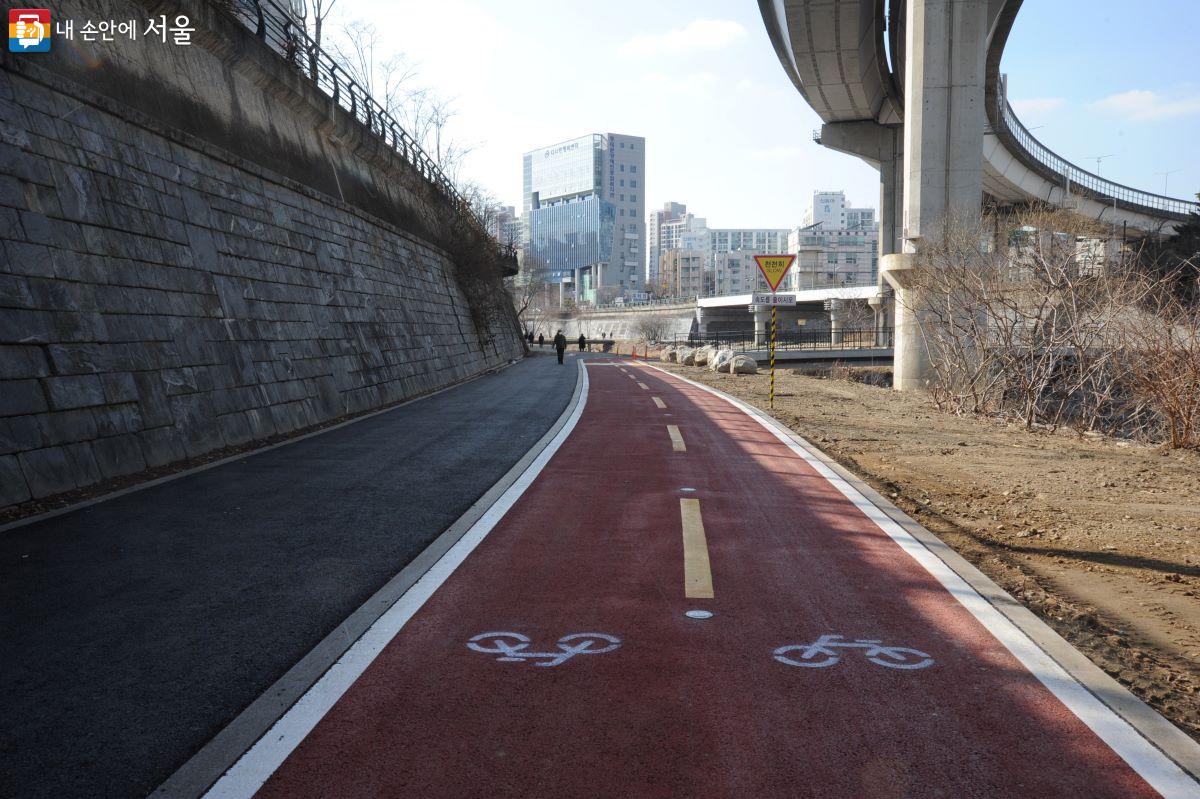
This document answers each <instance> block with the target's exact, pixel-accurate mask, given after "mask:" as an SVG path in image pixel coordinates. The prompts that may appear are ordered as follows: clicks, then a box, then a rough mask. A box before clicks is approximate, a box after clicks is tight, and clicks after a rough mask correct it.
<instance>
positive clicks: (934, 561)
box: [651, 367, 1200, 799]
mask: <svg viewBox="0 0 1200 799" xmlns="http://www.w3.org/2000/svg"><path fill="white" fill-rule="evenodd" d="M651 368H652V369H657V368H658V367H651ZM659 371H661V372H663V373H664V374H666V375H668V376H669V377H675V378H678V379H679V380H682V381H683V382H685V383H689V384H690V385H693V386H695V387H696V388H699V389H701V390H702V391H707V392H708V393H709V394H713V395H715V396H718V397H720V398H721V399H723V400H725V401H726V402H728V403H729V404H731V405H733V406H734V407H735V408H738V409H739V410H741V411H743V412H744V413H745V414H746V415H748V416H750V417H752V418H753V419H754V420H755V421H757V422H758V423H759V424H760V425H762V426H763V427H764V428H766V429H767V430H768V431H770V433H771V434H772V435H774V436H775V437H776V438H777V439H779V440H780V441H781V442H782V443H783V444H784V445H785V446H786V447H787V448H788V449H790V450H791V451H792V452H794V453H795V454H797V455H799V456H800V457H801V458H803V459H804V460H805V461H806V462H807V463H808V464H809V465H810V466H812V468H813V469H814V470H815V471H816V472H817V473H818V474H819V475H821V476H822V477H824V478H825V479H826V480H828V481H829V483H830V484H831V485H833V487H834V488H836V489H837V490H838V491H839V492H841V494H842V496H844V497H846V499H848V500H850V502H852V503H853V504H854V506H855V507H857V508H858V509H859V510H860V511H862V513H863V515H865V516H866V517H867V518H868V519H870V520H871V521H872V522H874V523H875V524H876V525H877V526H878V527H879V529H881V530H883V532H885V533H887V535H888V537H890V538H891V539H892V540H893V541H895V542H896V543H897V544H898V545H899V546H900V548H901V549H903V550H904V551H905V552H907V553H908V554H909V555H910V556H911V557H912V558H913V560H915V561H916V562H917V563H919V564H920V565H921V566H922V567H923V568H924V569H925V570H926V571H927V572H929V573H930V574H931V575H933V577H934V578H935V579H937V581H938V582H939V583H941V585H942V587H943V588H945V589H946V591H948V592H949V593H950V595H951V596H953V597H954V598H955V599H957V600H958V601H959V602H960V603H961V604H962V605H963V607H965V608H966V609H967V610H968V611H970V613H971V615H972V616H974V617H975V618H976V619H977V620H978V621H979V623H980V624H982V625H983V626H984V627H986V628H987V629H988V632H990V633H991V634H992V635H993V636H994V637H995V638H996V640H998V641H1000V643H1002V644H1004V646H1005V648H1007V649H1008V651H1009V652H1011V653H1012V654H1013V656H1014V657H1015V658H1016V659H1017V660H1018V661H1020V662H1021V665H1023V666H1024V667H1025V668H1026V669H1028V670H1029V671H1030V672H1031V673H1032V674H1033V675H1034V676H1035V677H1037V678H1038V680H1039V681H1040V682H1041V683H1042V685H1044V686H1046V688H1047V689H1048V690H1049V691H1050V692H1051V693H1052V694H1054V696H1056V697H1057V698H1058V700H1059V701H1060V702H1062V703H1063V704H1064V705H1066V706H1067V708H1068V709H1069V710H1070V711H1071V712H1072V713H1074V714H1075V715H1076V716H1077V717H1078V718H1079V720H1080V721H1082V722H1083V723H1084V724H1085V725H1087V726H1088V727H1089V728H1090V729H1091V730H1092V732H1094V733H1096V735H1097V736H1098V737H1099V738H1100V739H1101V740H1102V741H1104V743H1106V744H1107V745H1108V746H1109V748H1110V749H1112V750H1113V751H1114V752H1116V753H1117V754H1118V755H1119V756H1120V757H1121V759H1122V760H1124V761H1125V762H1126V763H1128V764H1129V767H1130V768H1132V769H1133V770H1134V771H1136V772H1137V773H1138V775H1139V776H1141V778H1142V779H1144V780H1145V781H1146V782H1147V783H1149V784H1150V787H1152V788H1154V790H1156V791H1158V792H1159V793H1160V794H1162V795H1163V797H1164V799H1197V797H1200V784H1198V783H1197V782H1196V781H1195V780H1193V779H1192V778H1191V777H1189V776H1188V775H1187V774H1186V773H1185V772H1184V771H1183V769H1181V768H1180V767H1179V766H1178V765H1177V764H1176V763H1175V762H1174V761H1173V760H1171V759H1170V758H1169V757H1167V756H1166V755H1165V754H1163V752H1162V751H1161V750H1160V749H1158V748H1157V747H1156V746H1154V745H1153V744H1152V743H1151V742H1150V741H1148V740H1146V739H1145V738H1144V737H1142V736H1141V735H1140V734H1139V733H1138V731H1137V730H1135V729H1134V728H1133V727H1132V726H1131V725H1130V724H1129V722H1127V721H1125V719H1123V718H1121V717H1120V716H1118V715H1117V714H1116V713H1114V712H1113V710H1112V709H1111V708H1110V707H1108V705H1106V704H1104V703H1103V702H1101V701H1100V700H1099V699H1098V698H1097V697H1096V696H1095V694H1093V693H1092V692H1091V691H1089V690H1088V689H1087V688H1086V687H1085V686H1083V685H1082V684H1080V683H1079V682H1078V681H1077V680H1076V679H1075V678H1073V677H1072V676H1071V675H1070V674H1068V673H1067V671H1066V670H1065V669H1064V668H1063V667H1062V666H1060V665H1059V664H1058V662H1057V661H1055V660H1054V659H1053V658H1051V657H1050V656H1049V655H1047V654H1046V653H1045V652H1044V651H1043V650H1042V649H1041V647H1039V646H1038V645H1037V644H1036V643H1035V642H1034V641H1033V640H1032V639H1031V638H1030V637H1029V636H1028V635H1026V634H1025V633H1024V632H1022V631H1021V629H1020V628H1018V627H1017V626H1016V625H1015V624H1013V622H1012V621H1011V620H1010V619H1009V618H1008V617H1007V616H1005V615H1004V614H1003V613H1001V612H1000V611H999V610H997V609H996V607H995V606H994V605H992V603H990V602H988V601H987V600H986V599H984V598H983V597H982V596H981V595H980V594H979V592H978V591H976V590H975V589H974V588H972V587H971V585H970V584H969V583H967V581H966V580H964V579H963V578H962V577H960V576H959V575H958V573H957V572H955V571H954V570H953V569H951V568H950V567H949V566H948V565H947V564H946V562H945V561H943V560H942V559H941V558H939V557H938V556H937V555H935V554H934V553H933V552H931V551H930V550H929V549H928V548H927V547H926V546H925V545H924V544H922V543H921V542H920V541H918V540H917V539H916V538H914V537H913V536H912V534H911V533H909V532H908V531H907V530H905V529H904V528H903V527H901V526H900V525H899V524H898V523H897V522H896V521H895V520H893V519H892V518H891V517H890V516H888V515H887V514H886V513H884V512H883V511H882V510H881V509H880V508H879V507H877V506H876V505H875V504H874V503H873V502H871V501H870V500H869V499H867V498H866V497H865V496H863V495H862V494H861V493H860V492H859V491H858V489H856V488H854V486H852V485H850V484H849V483H848V482H846V480H845V479H843V478H842V476H841V475H839V474H838V473H837V472H835V471H833V470H832V469H830V468H829V467H828V466H826V465H825V464H824V463H822V462H821V461H820V459H818V458H817V457H816V456H815V455H813V454H812V453H811V452H809V451H808V450H807V449H805V448H804V447H802V446H801V445H800V444H798V443H797V442H796V441H795V439H793V438H792V436H791V434H790V431H787V430H786V428H784V427H783V426H782V425H778V424H777V423H775V422H774V420H772V419H770V418H769V417H766V416H764V415H763V414H762V413H761V412H760V411H759V410H758V409H756V408H754V407H752V406H750V405H748V404H746V403H744V402H742V401H741V400H739V399H736V398H734V397H731V396H729V395H728V394H725V393H724V392H721V391H718V390H717V389H714V388H711V387H709V386H706V385H704V384H703V383H697V382H696V381H694V380H689V379H688V378H686V377H682V376H680V375H677V374H674V373H672V372H667V371H666V370H665V369H659Z"/></svg>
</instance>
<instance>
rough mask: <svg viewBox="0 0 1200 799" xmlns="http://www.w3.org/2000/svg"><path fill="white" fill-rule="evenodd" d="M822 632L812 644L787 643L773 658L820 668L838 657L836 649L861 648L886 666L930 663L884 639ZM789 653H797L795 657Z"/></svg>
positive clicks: (920, 666)
mask: <svg viewBox="0 0 1200 799" xmlns="http://www.w3.org/2000/svg"><path fill="white" fill-rule="evenodd" d="M844 639H845V636H842V635H831V634H828V633H827V634H825V635H822V636H821V637H820V638H818V639H817V640H816V641H814V642H813V643H811V644H789V645H788V646H781V647H779V648H778V649H776V650H775V659H776V660H778V661H779V662H780V663H784V664H786V665H788V666H803V667H805V668H810V669H823V668H825V667H826V666H832V665H834V664H835V663H837V662H838V661H839V660H841V658H840V657H838V653H837V652H835V651H834V650H835V649H863V650H865V651H864V652H863V655H864V656H865V657H866V658H867V660H869V661H871V662H872V663H875V664H877V665H879V666H886V667H887V668H889V669H923V668H926V667H927V666H932V665H933V656H931V655H927V654H925V653H924V652H922V651H921V650H919V649H910V648H908V647H904V646H883V641H876V640H869V639H864V638H859V639H856V640H854V641H846V640H844ZM791 653H799V657H798V658H797V657H796V656H795V655H793V654H791Z"/></svg>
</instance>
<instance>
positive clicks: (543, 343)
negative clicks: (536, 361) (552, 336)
mask: <svg viewBox="0 0 1200 799" xmlns="http://www.w3.org/2000/svg"><path fill="white" fill-rule="evenodd" d="M538 346H539V347H544V346H546V337H545V336H543V335H542V334H541V333H538Z"/></svg>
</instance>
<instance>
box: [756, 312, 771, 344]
mask: <svg viewBox="0 0 1200 799" xmlns="http://www.w3.org/2000/svg"><path fill="white" fill-rule="evenodd" d="M752 307H753V308H754V346H755V347H757V348H759V349H765V348H766V347H767V346H768V343H769V342H770V340H771V306H770V305H755V306H752Z"/></svg>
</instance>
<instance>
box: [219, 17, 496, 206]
mask: <svg viewBox="0 0 1200 799" xmlns="http://www.w3.org/2000/svg"><path fill="white" fill-rule="evenodd" d="M227 8H229V9H230V10H231V11H232V12H233V15H234V17H235V18H236V19H237V20H238V21H239V22H240V23H242V24H243V25H244V26H246V28H248V29H249V30H250V31H251V32H253V33H254V35H255V36H256V37H258V39H259V40H260V41H262V42H263V43H264V44H266V45H267V47H269V48H271V50H272V51H274V52H275V53H276V54H277V55H279V56H281V57H282V58H283V59H284V60H285V61H287V62H288V63H289V64H291V66H292V67H293V68H294V69H295V70H296V71H297V72H298V73H299V74H301V75H303V76H304V77H306V78H307V79H308V80H309V81H310V82H311V83H312V84H313V85H314V86H315V87H316V88H317V89H318V90H319V91H320V92H321V93H322V94H324V95H325V96H327V97H329V98H330V99H331V100H333V102H334V103H335V104H336V105H338V106H339V107H340V108H341V109H342V110H343V111H345V112H347V113H348V114H350V115H351V116H352V117H354V118H355V119H356V120H358V121H359V122H360V123H361V124H362V125H363V126H365V127H366V128H367V129H368V130H369V131H370V132H371V133H372V134H374V135H375V136H376V137H377V138H378V139H379V140H380V141H381V142H383V144H385V145H386V146H387V147H388V148H390V149H391V150H392V151H393V152H395V153H396V154H397V155H399V156H400V157H401V158H403V159H404V160H405V161H406V162H408V163H409V164H410V165H411V166H412V167H413V168H415V169H416V170H417V171H418V172H419V173H420V174H421V175H422V176H423V177H424V178H425V179H426V180H428V181H429V182H430V183H432V184H433V185H434V186H436V187H437V188H438V189H439V190H440V191H441V192H442V193H443V194H445V196H446V197H447V198H448V199H449V200H450V201H451V202H452V203H454V205H455V206H456V207H457V208H458V209H459V211H460V212H465V213H467V214H469V215H470V217H471V218H473V219H475V220H476V222H478V217H477V216H476V215H475V212H474V210H473V209H472V208H471V204H470V203H469V202H467V200H466V198H464V197H463V196H462V194H460V193H459V191H458V189H457V188H456V187H455V186H454V183H453V182H452V181H451V180H450V179H449V178H448V177H446V174H445V173H444V172H442V170H441V168H440V167H439V166H438V164H437V162H436V161H434V160H433V159H432V158H430V157H429V156H428V155H427V154H426V153H425V151H424V150H423V149H421V146H420V145H419V144H418V143H417V142H416V140H415V139H413V137H412V136H410V135H409V134H408V132H407V131H406V130H404V127H403V126H402V125H401V124H400V123H399V122H397V121H396V119H395V117H393V116H392V115H391V114H390V113H389V112H388V111H387V109H385V108H384V107H383V106H382V105H380V104H379V103H378V102H376V100H375V98H373V97H372V96H371V93H370V92H368V91H367V90H366V89H364V88H363V87H362V86H360V85H359V84H358V82H357V81H355V80H354V79H353V78H352V77H350V75H349V74H347V72H346V69H345V68H344V67H342V66H339V65H338V63H337V62H336V61H335V60H334V59H333V58H332V57H331V56H330V55H329V54H328V53H326V52H325V51H324V50H322V49H321V48H319V47H317V44H316V42H314V41H313V39H312V38H311V37H310V36H309V35H308V32H307V31H305V30H304V28H303V26H302V25H301V24H300V23H298V22H296V21H295V20H294V19H293V18H292V16H291V14H290V13H288V11H287V10H286V9H284V8H283V7H282V6H280V5H279V4H278V3H276V2H275V0H236V2H234V3H231V4H230V5H229V6H227Z"/></svg>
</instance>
